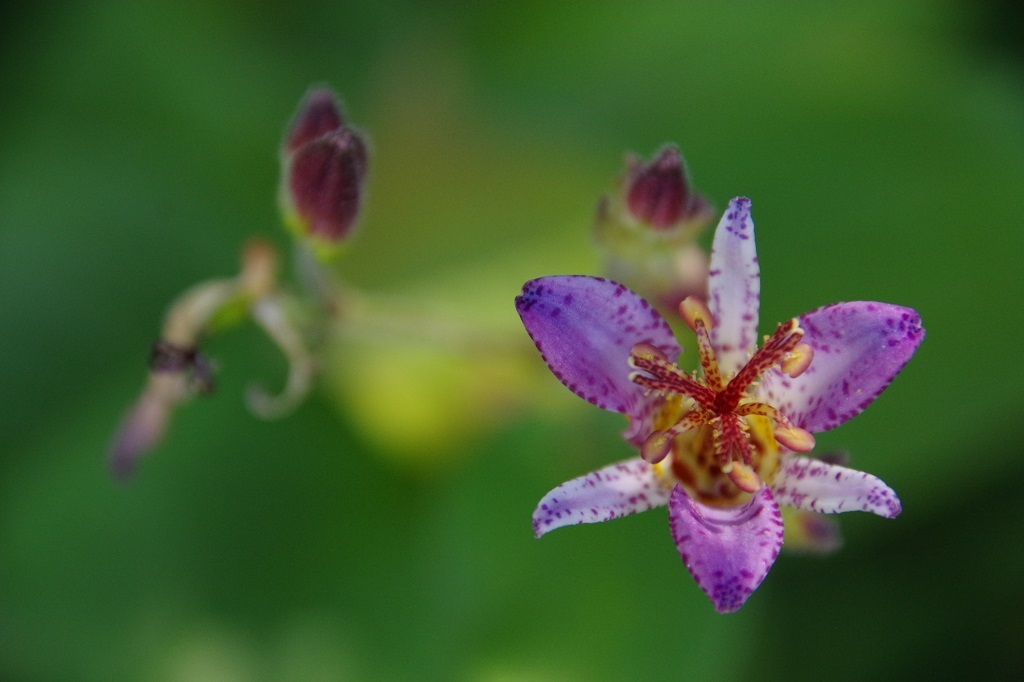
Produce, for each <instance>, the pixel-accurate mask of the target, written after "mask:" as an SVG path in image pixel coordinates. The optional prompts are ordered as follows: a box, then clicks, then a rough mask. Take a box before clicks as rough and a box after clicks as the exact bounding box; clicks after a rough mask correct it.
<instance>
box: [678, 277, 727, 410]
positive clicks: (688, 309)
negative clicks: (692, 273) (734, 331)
mask: <svg viewBox="0 0 1024 682" xmlns="http://www.w3.org/2000/svg"><path fill="white" fill-rule="evenodd" d="M679 314H680V315H682V317H683V320H684V321H685V322H686V324H687V325H688V326H689V327H690V329H692V330H693V331H694V333H696V334H697V351H698V352H699V353H700V366H701V369H702V370H703V372H704V383H705V385H707V387H708V388H710V389H711V390H712V391H720V390H722V386H723V385H724V384H723V383H722V375H721V372H719V370H718V360H716V359H715V351H714V349H713V348H712V346H711V335H710V334H709V333H708V330H709V329H710V328H712V327H714V326H715V318H714V316H712V315H711V311H710V310H708V307H707V306H706V305H705V304H704V301H702V300H700V299H699V298H697V297H696V296H687V297H686V298H685V299H683V302H682V303H680V304H679Z"/></svg>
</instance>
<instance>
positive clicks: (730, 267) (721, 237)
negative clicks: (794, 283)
mask: <svg viewBox="0 0 1024 682" xmlns="http://www.w3.org/2000/svg"><path fill="white" fill-rule="evenodd" d="M760 302H761V269H760V266H759V265H758V262H757V250H756V249H755V247H754V221H753V220H752V219H751V217H750V199H747V198H746V197H737V198H735V199H733V200H732V201H730V202H729V207H728V208H727V209H726V210H725V215H723V216H722V220H721V221H720V222H719V223H718V228H717V229H716V230H715V241H714V243H713V244H712V246H711V268H710V270H709V271H708V308H710V309H711V314H712V315H714V316H715V320H716V325H715V327H714V328H713V329H712V330H711V343H712V345H713V347H714V349H715V355H716V357H717V358H718V366H719V367H720V368H721V370H722V372H723V374H724V375H725V376H728V375H730V374H732V373H734V372H737V371H739V369H740V368H741V367H742V366H743V365H745V364H746V362H747V358H748V355H747V352H748V351H751V350H753V349H754V346H755V345H757V313H758V307H759V305H760Z"/></svg>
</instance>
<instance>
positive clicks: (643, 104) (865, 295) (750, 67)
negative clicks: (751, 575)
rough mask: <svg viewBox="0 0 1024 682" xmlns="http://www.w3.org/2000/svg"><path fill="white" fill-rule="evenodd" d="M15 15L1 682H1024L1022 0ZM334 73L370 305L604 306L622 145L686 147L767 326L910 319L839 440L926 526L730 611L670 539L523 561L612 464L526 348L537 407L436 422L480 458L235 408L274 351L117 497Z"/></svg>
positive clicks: (495, 309)
mask: <svg viewBox="0 0 1024 682" xmlns="http://www.w3.org/2000/svg"><path fill="white" fill-rule="evenodd" d="M6 7H7V8H6V9H3V10H0V13H2V17H0V25H2V29H0V31H2V36H0V37H2V40H0V54H2V61H0V79H2V80H0V83H2V90H0V91H2V93H3V103H2V105H0V294H2V295H0V321H2V325H3V330H2V334H0V368H2V369H0V377H2V382H3V386H4V390H3V396H4V398H3V406H2V409H0V427H2V428H0V433H2V435H3V443H4V445H3V448H2V451H0V452H2V454H0V678H2V679H11V680H117V679H124V680H336V679H357V680H360V679H374V680H378V679H383V680H406V679H423V680H432V679H444V680H483V681H491V680H494V681H502V682H504V681H518V680H622V679H660V678H668V679H675V678H678V679H683V678H685V679H706V678H712V677H713V678H714V679H719V680H732V679H737V680H742V679H751V678H754V677H757V678H758V679H776V678H779V679H781V678H783V677H785V678H786V679H794V678H795V679H820V678H821V677H823V676H827V677H828V678H830V679H853V678H868V677H870V678H873V679H882V678H896V677H905V676H907V675H911V674H913V675H915V676H918V677H924V676H928V675H931V676H933V677H934V676H967V675H973V676H975V677H977V678H983V677H985V676H986V675H1006V674H1009V673H1010V672H1011V671H1016V672H1018V673H1019V672H1021V670H1022V669H1024V654H1022V653H1021V649H1020V640H1021V634H1022V629H1024V628H1022V627H1021V626H1020V624H1019V618H1020V611H1021V607H1022V606H1024V591H1022V589H1021V585H1020V576H1021V573H1022V563H1024V561H1022V560H1024V543H1022V542H1021V541H1020V539H1019V538H1020V536H1021V531H1022V527H1024V510H1022V503H1024V498H1022V495H1021V493H1020V489H1019V482H1020V480H1022V476H1024V458H1021V457H1020V455H1019V452H1018V451H1019V449H1020V445H1019V443H1020V437H1019V434H1017V433H1016V432H1015V431H1013V430H1012V429H1011V428H1010V427H1011V426H1014V424H1018V425H1019V419H1020V418H1019V417H1018V413H1019V411H1020V404H1019V395H1020V393H1019V390H1016V389H1017V388H1018V387H1019V385H1020V383H1021V381H1022V380H1024V372H1022V369H1024V363H1022V360H1021V357H1022V356H1021V353H1020V351H1019V346H1020V343H1021V342H1020V332H1021V328H1022V325H1021V322H1020V312H1019V309H1018V308H1017V305H1019V303H1018V302H1017V301H1018V300H1019V296H1020V293H1021V278H1022V275H1021V268H1020V264H1019V263H1020V259H1021V255H1022V251H1024V250H1022V246H1024V230H1022V229H1021V226H1020V221H1021V218H1022V214H1024V211H1022V208H1024V206H1022V203H1024V201H1022V196H1024V191H1022V187H1024V71H1022V66H1024V63H1022V57H1024V51H1022V46H1021V43H1020V35H1021V34H1020V31H1019V27H1020V16H1019V15H1014V16H1007V15H1005V14H1003V12H1005V11H1010V9H1009V8H1012V7H1014V5H1013V4H1012V3H1009V2H1007V3H1005V6H1002V7H1001V6H1000V5H998V4H993V3H972V4H968V3H954V2H938V1H925V0H920V1H910V2H899V3H891V2H885V1H878V2H862V3H851V4H849V5H847V4H839V3H819V2H810V1H805V2H793V3H785V4H782V3H778V4H775V5H771V4H768V3H760V2H729V3H701V2H691V3H683V2H641V3H631V4H627V3H614V2H590V3H577V4H571V3H547V2H520V3H476V4H469V3H459V2H437V3H415V2H412V1H411V0H409V1H398V0H385V1H377V2H372V3H369V2H367V3H359V4H351V3H345V2H323V1H321V2H307V3H292V2H272V1H265V2H226V3H209V4H207V5H201V4H199V3H177V2H169V1H164V2H149V3H132V2H67V3H63V4H59V5H47V4H43V3H40V4H37V5H31V6H30V5H27V4H23V6H20V7H19V6H17V5H13V6H11V5H8V6H6ZM312 83H328V84H330V85H331V86H333V87H334V88H335V89H336V90H337V91H338V92H339V93H341V94H342V96H343V98H344V100H345V102H346V108H347V113H348V115H349V118H350V120H352V121H353V122H354V123H355V124H356V125H357V126H359V127H361V128H362V129H363V130H365V131H367V133H368V135H369V136H370V139H371V142H372V158H371V172H370V178H369V194H368V199H367V202H366V204H365V211H364V219H363V221H362V225H361V228H360V231H359V234H358V236H357V238H356V240H355V243H354V244H353V248H352V251H351V253H350V254H348V256H347V258H346V259H345V261H344V263H343V265H342V267H343V270H344V271H345V273H346V276H347V277H349V278H350V279H351V280H352V281H354V282H356V283H357V284H359V285H360V286H363V287H366V288H368V289H373V290H377V291H383V292H388V293H392V294H395V295H397V296H407V295H412V294H414V295H415V296H417V297H420V298H422V297H424V295H429V296H430V297H432V298H438V297H439V298H441V299H442V300H445V301H447V300H448V299H447V297H448V296H449V294H450V302H451V304H452V305H453V306H455V307H457V306H458V305H460V302H459V301H460V298H462V299H473V303H474V305H479V306H481V307H483V308H486V309H487V310H488V311H489V312H488V314H489V315H492V316H494V318H495V319H497V320H498V321H499V323H500V324H506V325H507V326H508V329H509V330H510V332H509V333H510V334H522V332H521V330H520V329H519V328H518V326H517V325H518V322H517V319H516V317H515V312H514V309H513V307H512V299H513V297H514V296H515V295H516V294H517V293H518V291H519V287H520V286H521V284H522V283H523V282H524V281H526V280H527V279H529V278H532V277H536V276H539V275H544V274H558V273H573V272H589V273H593V272H596V268H597V259H596V257H595V255H594V254H593V253H592V250H591V248H590V245H589V242H588V229H589V226H590V221H591V217H592V212H593V208H594V206H595V202H596V200H597V197H598V196H599V194H600V193H602V192H603V191H605V190H607V189H609V188H610V187H611V183H612V180H613V178H614V177H615V175H616V174H617V173H618V172H619V171H620V169H621V163H622V154H623V152H625V151H627V150H633V151H636V152H639V153H642V154H644V155H648V154H650V153H651V152H652V151H653V150H654V149H655V148H657V147H658V146H659V145H660V144H661V143H663V142H666V141H674V142H677V143H678V144H679V145H680V147H681V149H682V150H683V152H684V153H685V155H686V158H687V160H688V162H689V165H690V168H691V171H692V174H693V177H694V179H695V182H696V185H697V187H698V188H699V189H700V190H701V191H703V192H704V193H706V194H707V195H708V196H709V197H710V198H711V199H712V201H713V202H714V203H715V204H716V205H717V206H718V207H720V208H721V207H723V206H724V205H725V203H726V201H727V200H728V199H729V198H730V197H732V196H735V195H739V194H745V195H748V196H750V197H751V198H752V199H753V202H754V218H755V221H756V223H757V229H758V242H759V252H760V257H761V263H762V275H763V286H762V294H763V303H762V322H763V323H764V324H765V325H769V324H771V323H773V322H775V321H777V320H780V319H784V318H786V317H789V316H791V315H793V314H797V313H800V312H803V311H805V310H808V309H810V308H813V307H816V306H818V305H821V304H825V303H830V302H834V301H839V300H855V299H877V300H883V301H891V302H894V303H899V304H903V305H909V306H913V307H915V308H917V309H918V310H919V311H920V313H921V315H922V317H923V319H924V323H925V326H926V328H927V331H928V336H927V338H926V339H925V342H924V344H923V345H922V347H921V349H920V351H919V352H918V354H917V356H916V357H915V358H914V359H913V360H912V362H911V363H910V364H909V365H908V367H907V368H906V370H905V371H904V372H903V374H902V375H901V376H900V377H899V378H898V379H897V380H896V382H895V383H894V384H893V386H892V388H891V389H890V390H889V391H888V392H887V393H886V394H885V395H883V397H882V398H881V399H880V400H879V401H877V402H876V403H875V404H874V405H873V406H872V407H871V408H870V409H869V410H868V411H867V412H866V413H865V414H864V415H862V416H861V417H859V418H857V419H855V420H854V421H852V422H850V423H849V424H847V425H844V426H843V427H842V428H840V429H838V430H836V431H834V432H830V433H828V434H823V435H821V436H820V438H819V444H820V447H821V448H822V449H826V448H840V447H842V448H846V449H848V450H849V451H851V452H852V453H853V459H852V464H853V466H855V467H856V468H859V469H863V470H866V471H870V472H872V473H874V474H876V475H878V476H880V477H881V478H883V479H884V480H885V481H887V482H888V483H889V484H890V485H891V486H892V487H893V488H895V489H896V490H897V491H898V493H899V495H900V497H901V498H902V501H903V506H904V513H903V515H902V516H901V517H900V518H899V519H897V520H896V521H891V522H890V521H885V520H883V519H880V518H877V517H873V516H868V515H845V516H844V517H842V518H841V523H842V526H843V530H844V534H845V537H846V545H845V547H844V548H843V549H842V550H841V551H840V552H839V553H838V554H837V555H836V556H834V557H831V558H828V559H818V558H812V557H804V556H790V555H786V554H784V555H783V556H782V557H781V558H780V559H779V561H778V562H777V564H776V565H775V567H774V568H773V569H772V571H771V573H770V574H769V576H768V578H767V579H766V581H765V582H764V584H763V585H762V586H761V588H760V589H759V590H758V591H757V592H756V593H755V594H754V596H753V597H752V598H751V600H750V601H749V602H748V604H747V605H746V606H745V607H744V608H743V609H742V610H741V611H740V612H739V613H737V614H734V615H730V616H719V615H716V614H715V613H714V611H713V609H712V608H711V605H710V604H709V602H708V601H707V599H706V598H705V597H704V595H703V594H702V593H701V592H700V591H699V590H698V589H697V587H696V585H695V584H694V582H693V580H692V579H691V578H690V577H689V575H688V574H687V573H686V571H685V569H684V568H683V566H682V564H681V562H680V560H679V557H678V555H677V553H676V550H675V548H674V547H673V545H672V542H671V539H670V535H669V532H668V525H667V522H666V514H665V512H664V511H663V510H658V511H652V512H648V513H646V514H642V515H638V516H634V517H629V518H625V519H621V520H618V521H616V522H614V523H607V524H597V525H594V526H587V527H581V528H575V529H567V530H562V531H559V532H557V533H553V534H552V535H550V536H547V537H545V538H544V539H543V540H540V541H538V540H534V539H533V537H532V533H531V528H530V514H531V512H532V510H533V507H534V505H535V504H536V502H537V500H539V499H540V497H541V496H542V495H543V494H544V493H546V492H547V491H548V490H549V489H551V488H553V487H554V486H556V485H558V484H559V483H561V482H563V481H564V480H566V479H568V478H570V477H573V476H577V475H580V474H583V473H585V472H587V471H590V470H592V469H594V468H597V467H599V466H602V465H604V464H606V463H610V462H612V461H615V460H618V459H623V458H625V457H627V456H630V453H629V451H628V449H627V448H626V446H625V445H624V443H623V442H622V441H621V440H620V439H619V438H618V437H617V432H618V430H619V429H620V428H622V427H623V426H624V422H623V420H622V419H621V417H619V416H618V415H613V414H609V413H603V412H601V411H600V410H597V409H594V408H592V407H591V406H589V405H587V404H586V403H584V402H583V401H581V400H579V399H577V398H575V397H574V396H572V395H571V394H570V393H569V392H568V391H565V390H564V389H563V388H562V387H561V386H559V385H558V384H557V382H556V381H555V380H554V378H553V377H550V376H548V375H546V370H545V369H544V368H543V367H542V366H541V364H540V360H539V358H537V359H536V362H535V370H536V377H537V382H536V385H537V387H538V388H537V389H536V390H537V393H536V399H535V400H534V397H533V396H532V395H528V396H525V400H524V401H523V402H524V403H525V406H524V405H519V406H517V409H516V410H514V411H512V410H510V411H509V414H508V417H507V418H506V419H504V420H502V421H500V422H499V423H491V424H488V425H487V428H473V427H475V426H479V424H477V423H476V422H477V417H476V415H474V414H473V413H472V412H471V411H467V412H466V413H465V414H461V415H455V417H456V418H457V419H459V420H464V422H465V423H466V428H465V429H464V433H462V435H463V436H465V437H459V438H455V437H453V438H452V439H451V442H450V445H448V446H447V447H437V446H436V444H434V445H433V446H431V447H425V448H424V449H423V451H422V452H419V453H417V452H416V451H415V448H409V447H408V441H412V442H415V440H416V437H417V434H416V433H412V434H407V435H410V437H409V438H406V439H405V441H406V446H405V450H404V451H402V448H401V447H398V448H396V446H395V445H394V443H390V442H388V441H387V440H386V439H384V438H380V437H378V436H379V433H378V432H379V425H378V427H377V431H375V430H374V428H373V427H372V426H370V425H368V422H367V420H366V419H364V418H363V417H362V416H360V415H361V413H360V410H361V409H362V407H361V406H360V404H359V394H360V390H361V388H360V387H359V386H356V387H354V388H353V387H349V390H348V391H327V392H321V393H319V394H317V395H315V396H313V397H312V399H310V400H309V401H308V402H306V403H305V404H304V405H303V406H302V407H301V408H300V409H299V410H298V411H297V412H296V413H295V414H293V415H291V416H289V417H287V418H285V419H283V420H281V421H278V422H272V423H269V422H263V421H260V420H258V419H256V418H255V417H253V416H251V415H250V414H249V413H248V412H247V411H246V408H245V405H244V402H243V398H242V396H243V393H244V390H245V387H246V385H247V384H248V382H249V381H250V380H252V379H254V378H259V379H266V380H267V381H268V382H270V383H272V384H275V385H276V384H278V383H279V382H281V381H283V377H284V367H283V363H282V361H281V360H280V359H279V357H278V355H277V354H276V352H275V350H274V348H273V347H272V346H270V344H269V343H267V342H266V341H265V340H264V339H263V338H262V337H261V336H260V335H259V334H258V333H256V332H255V331H253V330H252V329H250V328H241V329H239V330H237V331H235V332H233V333H231V334H229V335H225V336H224V337H222V338H218V339H216V340H215V341H214V342H213V343H212V344H211V345H210V347H209V349H208V350H209V352H210V354H211V355H213V356H214V357H215V358H216V359H217V360H218V363H219V366H220V373H219V377H218V378H219V388H218V391H217V392H216V393H215V394H214V395H213V396H211V397H209V398H204V399H202V400H200V401H195V402H193V403H190V404H189V405H187V406H185V407H184V408H183V409H181V410H180V411H179V413H178V414H177V415H176V418H175V421H174V423H173V425H172V430H171V433H170V435H169V437H168V438H167V439H166V440H165V441H164V443H163V444H162V445H161V446H160V447H159V448H158V449H157V450H156V452H154V453H153V454H152V456H151V457H150V458H149V459H147V460H146V461H145V462H144V463H143V465H142V467H141V470H140V472H139V475H138V476H137V477H136V479H135V480H134V481H133V482H132V483H131V484H130V485H127V486H122V485H118V484H116V483H115V482H113V481H112V480H110V478H109V477H108V475H107V472H106V468H105V464H104V457H105V449H106V447H107V445H108V442H109V439H110V436H111V433H112V431H113V428H114V426H115V424H116V423H117V421H118V419H119V418H120V416H121V414H122V412H123V410H124V409H125V408H126V407H127V405H128V404H129V402H130V401H131V400H133V399H134V397H135V395H136V394H137V392H138V390H139V389H140V388H141V385H142V381H143V379H144V373H145V361H146V357H147V352H148V346H149V344H150V342H151V341H152V340H153V339H154V337H155V336H156V334H157V333H158V330H159V325H160V320H161V317H162V314H163V311H164V309H165V306H166V305H167V304H168V303H169V302H170V301H171V300H172V299H173V297H174V296H176V295H177V294H178V293H179V292H181V291H182V290H183V289H185V288H186V287H187V286H189V285H190V284H192V283H194V282H197V281H199V280H202V279H205V278H209V277H213V276H228V275H232V274H233V273H234V272H236V269H237V258H238V251H239V248H240V245H241V244H242V242H243V241H244V240H245V238H246V237H247V236H249V235H252V234H262V235H266V236H269V237H271V238H272V239H274V240H275V241H276V242H277V243H278V244H279V245H280V246H281V247H282V248H284V247H286V246H287V243H288V239H287V236H286V235H285V234H284V233H283V232H282V231H281V230H280V229H279V227H278V224H277V213H276V207H275V200H274V199H275V189H276V183H277V173H278V168H277V155H276V149H277V144H278V142H279V140H280V137H281V134H282V131H283V129H284V125H285V123H286V122H287V120H288V119H289V117H290V116H291V115H292V112H293V110H294V107H295V106H296V104H297V102H298V101H299V98H300V97H301V96H302V94H303V92H304V91H305V90H306V88H307V87H308V86H309V85H310V84H312ZM395 352H401V350H400V349H396V351H395ZM352 355H353V357H352V358H351V361H352V363H353V365H358V364H359V363H360V362H364V361H365V360H364V359H363V358H362V357H360V353H357V352H354V353H353V354H352ZM361 381H366V382H368V383H372V382H373V372H372V371H369V372H364V373H363V378H362V379H361ZM372 388H373V387H372V386H371V387H368V389H367V390H370V389H372ZM396 400H397V401H399V402H398V403H397V404H401V396H396ZM389 419H390V420H391V421H390V428H391V429H394V430H395V431H396V432H402V430H403V429H404V428H405V427H406V421H405V420H404V419H403V414H402V410H401V409H395V410H394V411H393V414H391V415H390V416H389ZM460 433H461V431H460ZM375 434H376V435H375ZM467 434H468V435H467ZM399 440H401V439H399ZM396 453H397V454H396Z"/></svg>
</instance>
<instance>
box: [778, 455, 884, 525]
mask: <svg viewBox="0 0 1024 682" xmlns="http://www.w3.org/2000/svg"><path fill="white" fill-rule="evenodd" d="M772 492H774V493H775V499H776V500H777V501H778V503H779V504H782V505H785V506H787V507H796V508H797V509H806V510H807V511H813V512H818V513H819V514H838V513H840V512H848V511H866V512H872V513H873V514H878V515H879V516H884V517H886V518H890V519H891V518H893V517H895V516H898V515H899V513H900V511H901V507H900V500H899V498H898V497H896V493H894V492H893V491H892V488H890V487H889V486H887V485H886V484H885V483H883V482H882V480H881V479H880V478H878V477H876V476H872V475H871V474H866V473H864V472H863V471H857V470H856V469H847V468H846V467H841V466H836V465H834V464H826V463H825V462H822V461H821V460H819V459H814V458H812V457H799V456H797V455H794V454H792V453H789V454H785V455H783V456H782V460H781V463H780V466H779V472H778V473H777V474H776V475H775V480H774V481H773V482H772Z"/></svg>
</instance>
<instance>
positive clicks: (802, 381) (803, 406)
mask: <svg viewBox="0 0 1024 682" xmlns="http://www.w3.org/2000/svg"><path fill="white" fill-rule="evenodd" d="M800 327H801V329H803V330H804V339H803V340H804V342H805V343H808V344H810V345H811V346H812V347H813V348H814V360H812V361H811V366H810V367H808V368H807V371H805V372H804V373H803V374H801V375H800V376H798V377H797V378H796V379H791V378H789V377H788V376H786V375H784V374H782V372H780V371H779V370H777V369H773V370H769V371H768V372H766V373H765V375H764V377H763V380H762V383H761V388H760V389H759V390H760V394H761V396H762V398H763V399H765V401H766V402H769V403H771V404H772V405H775V406H776V407H778V408H779V409H781V410H782V412H783V413H784V414H785V415H786V416H787V417H789V418H790V419H791V420H792V421H793V422H794V423H795V424H796V425H797V426H800V427H801V428H804V429H807V430H808V431H811V432H814V433H816V432H818V431H826V430H828V429H831V428H834V427H836V426H839V425H840V424H842V423H843V422H845V421H847V420H848V419H850V418H852V417H854V416H856V415H858V414H860V413H861V412H863V411H864V408H866V407H867V406H868V405H869V404H871V401H873V400H874V399H875V398H876V397H878V394H879V393H881V392H882V390H883V389H885V387H886V386H888V385H889V382H891V381H892V380H893V378H894V377H895V376H896V375H897V374H898V373H899V371H900V370H901V369H903V366H904V365H905V364H907V361H908V360H910V356H912V355H913V354H914V351H915V350H917V346H918V344H920V343H921V340H922V339H923V338H924V329H922V328H921V318H920V317H918V314H917V313H916V312H915V311H914V310H912V309H910V308H903V307H901V306H896V305H890V304H888V303H873V302H870V301H856V302H853V303H836V304H834V305H829V306H825V307H824V308H818V309H817V310H812V311H811V312H809V313H807V314H806V315H803V316H801V317H800Z"/></svg>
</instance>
